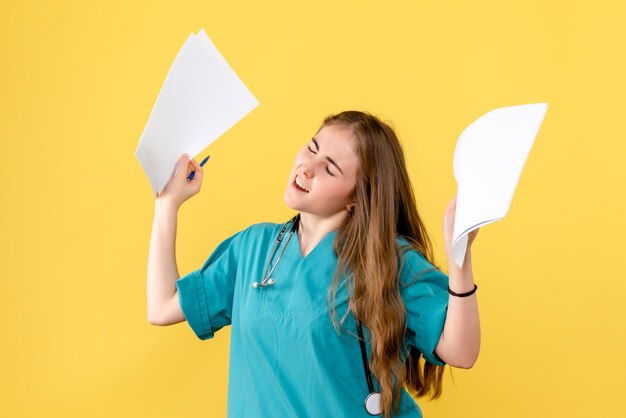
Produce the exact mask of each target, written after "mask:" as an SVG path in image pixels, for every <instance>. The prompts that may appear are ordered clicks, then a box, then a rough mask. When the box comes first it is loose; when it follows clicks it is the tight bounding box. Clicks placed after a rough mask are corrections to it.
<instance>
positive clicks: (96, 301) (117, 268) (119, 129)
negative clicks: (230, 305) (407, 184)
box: [0, 0, 626, 418]
mask: <svg viewBox="0 0 626 418" xmlns="http://www.w3.org/2000/svg"><path fill="white" fill-rule="evenodd" d="M90 3H91V4H88V2H85V1H64V2H52V1H48V2H40V1H19V2H17V1H15V2H11V3H9V2H3V3H2V5H1V6H0V51H1V54H0V60H1V65H0V172H1V177H0V204H1V212H0V214H1V217H0V231H1V232H0V234H1V235H0V246H1V248H0V249H1V251H0V254H1V255H0V257H1V262H0V277H1V281H0V286H1V288H0V291H1V294H2V296H3V301H2V303H0V317H1V318H2V334H3V335H2V344H0V370H1V373H0V376H1V377H0V386H1V387H0V415H2V416H7V417H43V416H46V417H52V416H55V417H56V416H59V417H61V416H63V417H86V416H90V417H107V418H108V417H112V416H115V417H120V418H121V417H143V416H146V417H147V416H150V417H182V416H184V417H213V416H215V417H218V416H224V415H225V410H226V390H227V359H228V342H229V330H228V329H226V330H223V331H221V332H220V333H218V334H217V335H216V338H215V339H214V340H211V341H206V342H202V341H200V340H198V339H197V338H196V337H195V336H194V335H193V333H192V332H191V330H190V329H189V328H188V326H187V324H186V323H182V324H179V325H175V326H172V327H166V328H162V327H155V326H151V325H149V324H148V322H147V320H146V302H145V300H146V294H145V287H146V266H147V254H148V244H149V237H150V231H151V223H152V215H153V198H152V196H151V190H150V186H149V183H148V181H147V178H146V177H145V175H144V173H143V171H142V169H141V166H140V165H139V162H138V161H137V159H136V157H135V155H134V152H135V148H136V146H137V142H138V140H139V136H140V134H141V132H142V130H143V127H144V125H145V123H146V121H147V119H148V116H149V115H150V111H151V109H152V106H153V104H154V102H155V100H156V97H157V94H158V92H159V90H160V88H161V85H162V83H163V80H164V78H165V75H166V74H167V71H168V69H169V67H170V65H171V63H172V60H173V59H174V56H175V55H176V53H177V51H178V49H179V48H180V46H181V45H182V43H183V42H184V41H185V39H186V38H187V36H188V35H189V33H191V32H192V31H193V32H195V31H197V30H198V29H200V28H205V30H206V32H207V33H208V35H209V36H210V37H211V39H212V40H213V42H214V43H215V45H216V46H217V47H218V48H219V50H220V51H221V52H222V54H223V55H224V56H225V58H226V59H227V60H228V62H229V63H230V64H231V65H232V66H233V67H234V69H235V71H236V72H237V73H238V74H239V76H240V77H241V78H242V79H243V80H244V82H245V83H246V84H247V86H248V87H249V88H250V89H251V91H252V92H253V93H254V94H255V96H256V97H257V98H258V99H259V101H260V103H261V104H260V106H259V107H258V108H257V109H256V110H254V111H253V112H252V113H251V114H250V115H248V116H247V117H246V118H245V119H244V120H243V121H242V122H240V123H239V124H238V125H236V126H235V127H234V128H233V129H232V130H230V131H229V132H228V133H227V134H225V135H224V136H223V137H221V138H220V139H219V140H218V141H217V142H215V143H214V144H213V145H211V146H210V147H209V149H207V150H205V152H203V153H202V154H201V155H200V156H199V157H198V159H200V158H202V157H204V155H206V154H207V153H210V154H211V156H212V158H211V160H210V162H209V163H208V164H207V166H206V168H205V173H206V174H205V179H204V184H203V188H202V191H201V193H200V194H199V195H197V196H195V197H194V198H192V199H191V200H190V201H188V202H186V203H185V204H184V205H183V207H182V209H181V212H180V215H179V225H178V247H177V251H178V267H179V271H180V273H181V274H186V273H188V272H189V271H191V270H193V269H196V268H198V267H199V266H200V265H201V263H203V262H204V260H205V259H206V257H207V256H208V255H209V254H210V252H211V251H212V250H213V249H214V247H215V246H216V245H217V244H218V243H219V242H221V240H223V239H224V238H226V237H227V236H228V235H229V234H231V233H234V232H235V231H238V230H240V229H243V228H244V227H245V226H247V225H249V224H251V223H253V222H260V221H275V222H280V221H283V220H286V219H287V218H288V217H289V214H290V213H291V211H290V210H289V209H288V208H287V207H286V206H285V205H284V203H283V201H282V192H283V189H284V187H285V185H286V181H287V175H288V173H289V170H290V168H291V164H292V162H293V157H294V156H295V152H296V150H297V149H298V147H299V146H300V145H301V144H302V143H303V141H306V140H307V139H308V138H309V137H310V136H311V134H312V133H314V132H315V129H316V128H317V126H318V124H319V123H320V121H321V119H322V118H323V117H324V116H325V115H326V114H328V113H331V112H337V111H340V110H344V109H352V108H354V109H361V110H368V111H371V112H373V113H376V114H379V115H382V116H383V117H384V118H387V119H390V120H392V121H393V122H394V124H395V126H396V127H397V129H398V132H399V134H400V135H401V139H402V140H403V143H404V147H405V151H406V154H407V158H408V161H409V169H410V171H411V175H412V179H413V181H414V186H415V191H416V195H417V198H418V200H419V202H418V204H419V207H420V208H421V211H422V214H423V215H424V217H425V219H426V221H427V224H428V226H429V228H430V231H431V232H432V234H433V236H434V238H435V240H436V247H437V257H438V260H439V261H443V260H444V252H443V242H442V235H441V222H442V219H443V210H444V208H445V206H446V205H447V203H448V202H449V201H450V199H451V198H452V197H453V196H454V194H455V191H456V183H455V181H454V177H453V173H452V156H453V151H454V147H455V144H456V140H457V138H458V136H459V135H460V133H461V132H462V130H463V129H464V128H465V127H466V126H467V125H468V124H469V123H471V122H472V121H473V120H475V119H476V118H477V117H479V116H480V115H482V114H483V113H485V112H487V111H489V110H492V109H494V108H497V107H502V106H509V105H515V104H523V103H534V102H540V101H545V102H548V103H549V104H550V108H549V109H548V112H547V114H546V118H545V120H544V123H543V126H542V127H541V129H540V131H539V135H538V137H537V139H536V141H535V145H534V147H533V149H532V151H531V153H530V156H529V159H528V162H527V163H526V166H525V168H524V171H523V173H522V177H521V180H520V183H519V187H518V189H517V192H516V194H515V197H514V199H513V202H512V205H511V210H510V211H509V213H508V215H507V217H506V219H505V220H503V221H501V222H498V223H495V224H492V225H489V226H487V227H485V228H483V229H481V233H480V234H479V236H478V238H477V241H476V243H475V245H474V247H473V248H474V250H473V260H474V274H475V279H476V282H477V284H478V285H479V290H478V300H479V306H480V315H481V324H482V337H483V340H482V350H481V355H480V358H479V360H478V362H477V363H476V365H475V366H474V368H473V369H470V370H462V369H454V370H453V373H452V374H453V376H452V377H451V376H450V374H449V373H446V382H445V387H444V395H443V397H442V398H440V399H439V400H437V401H435V402H428V401H421V402H420V404H421V406H422V408H423V410H424V413H425V416H426V417H465V418H468V417H477V418H485V417H511V418H513V417H520V418H521V417H528V416H534V417H555V416H558V417H566V416H567V417H613V416H619V415H621V414H623V410H624V409H623V402H622V400H623V395H622V392H623V380H624V375H625V373H626V366H624V361H623V355H624V353H626V337H625V335H626V333H625V332H624V324H625V322H626V321H625V320H626V313H625V308H624V306H625V303H624V300H625V299H624V298H625V297H626V296H625V295H626V280H625V279H626V267H625V266H624V255H623V251H624V249H625V248H624V247H625V246H624V244H623V242H624V236H626V222H625V221H624V213H626V199H625V198H624V190H626V187H625V186H626V184H625V183H626V169H625V166H626V157H625V156H626V139H625V138H626V128H625V124H624V116H625V112H624V111H625V110H626V109H625V108H626V106H625V99H624V98H625V97H626V82H625V81H624V79H625V78H624V75H625V74H626V59H625V54H624V41H625V40H626V25H624V22H625V21H626V2H624V1H621V0H619V1H600V2H592V1H585V2H583V1H571V0H570V1H565V0H563V1H551V2H550V1H545V0H530V1H529V0H524V1H500V0H498V1H482V0H479V1H473V2H461V1H457V2H453V3H452V4H451V3H450V2H435V1H427V2H426V1H419V2H414V1H406V2H385V3H384V4H385V5H384V6H383V2H380V1H377V2H374V1H364V0H359V1H338V0H335V1H327V0H324V1H320V0H317V1H308V2H297V1H281V2H275V3H271V4H270V3H267V2H260V1H259V2H254V3H253V2H249V3H248V2H235V1H231V2H227V1H219V2H218V1H215V2H206V1H205V2H202V1H177V2H172V1H158V2H157V1H150V2H147V1H146V2H145V3H140V2H128V1H103V2H95V1H94V2H90ZM453 378H454V381H453Z"/></svg>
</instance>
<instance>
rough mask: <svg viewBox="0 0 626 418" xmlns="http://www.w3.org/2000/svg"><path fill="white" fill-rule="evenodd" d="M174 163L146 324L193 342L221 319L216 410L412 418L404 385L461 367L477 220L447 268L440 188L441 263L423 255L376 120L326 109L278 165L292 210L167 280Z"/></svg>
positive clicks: (182, 194)
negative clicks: (181, 327)
mask: <svg viewBox="0 0 626 418" xmlns="http://www.w3.org/2000/svg"><path fill="white" fill-rule="evenodd" d="M178 164H179V165H178V169H177V172H176V174H175V175H174V177H173V178H172V179H171V180H170V181H169V183H168V184H167V186H166V187H165V189H164V190H163V192H161V193H160V194H159V195H158V196H157V197H156V200H155V212H154V223H153V230H152V237H151V241H150V253H149V259H148V280H147V296H148V320H149V322H150V323H151V324H154V325H170V324H175V323H178V322H182V321H184V320H186V321H187V322H188V324H189V326H190V327H191V329H192V330H193V332H194V333H195V335H196V336H197V337H198V338H200V339H202V340H205V339H208V338H212V337H213V335H214V333H215V332H216V331H218V330H219V329H221V328H222V327H224V326H226V325H230V326H231V345H230V368H229V384H228V416H229V417H232V418H239V417H270V418H274V417H276V418H286V417H346V418H352V417H368V416H372V415H381V416H385V417H392V416H394V417H421V416H422V414H421V411H420V409H419V407H418V406H417V404H416V403H415V401H414V400H413V397H422V396H425V395H430V397H431V399H434V398H437V397H438V396H439V395H440V394H441V389H442V374H443V369H444V366H445V365H446V364H448V365H450V366H454V367H461V368H470V367H472V366H473V364H474V362H475V361H476V359H477V357H478V352H479V346H480V325H479V318H478V306H477V301H476V294H475V291H476V288H477V287H476V286H475V284H474V281H473V275H472V259H471V251H470V249H471V244H472V242H473V240H474V238H475V236H476V234H477V233H478V231H474V232H473V233H471V234H470V236H469V240H468V245H467V253H466V255H465V261H464V264H463V268H462V269H461V268H458V267H457V266H456V264H455V263H454V262H453V261H452V257H451V248H450V246H451V240H452V239H451V238H452V227H453V225H454V214H455V205H456V198H455V199H453V200H452V202H451V203H450V204H449V205H448V207H447V208H446V210H445V214H444V221H443V235H444V236H443V238H444V245H445V251H446V255H447V262H448V275H446V274H444V273H443V272H442V271H441V270H440V269H438V268H437V267H436V266H435V264H434V258H433V254H432V244H431V242H430V238H429V236H428V233H427V231H426V229H425V226H424V223H423V221H422V218H421V217H420V215H419V214H418V211H417V207H416V203H415V198H414V195H413V191H412V187H411V184H410V181H409V177H408V175H407V170H406V166H405V161H404V155H403V151H402V148H401V145H400V143H399V141H398V139H397V137H396V134H395V133H394V131H393V129H392V128H391V127H390V126H389V125H387V124H386V123H384V122H382V121H381V120H379V119H378V118H376V117H375V116H373V115H370V114H368V113H363V112H357V111H347V112H342V113H340V114H337V115H332V116H329V117H327V118H326V119H325V120H324V121H323V123H322V125H321V127H320V129H319V130H318V132H317V133H315V135H314V136H313V138H312V139H310V140H309V141H307V142H306V143H305V144H303V146H302V148H301V149H300V150H299V152H298V154H297V155H296V158H295V162H294V165H293V168H292V169H291V173H290V174H289V180H288V182H287V187H286V189H285V193H284V200H285V203H286V204H287V206H288V207H290V208H291V209H293V210H294V211H295V212H296V213H297V214H296V216H294V217H293V218H292V219H290V220H288V221H287V222H285V223H284V224H283V223H281V224H274V223H258V224H255V225H251V226H250V227H248V228H246V229H244V230H242V231H239V232H237V233H236V234H234V235H233V236H231V237H229V238H228V239H226V240H225V241H223V242H222V243H221V244H220V245H219V246H218V247H217V248H216V249H215V250H214V252H213V253H212V254H211V255H210V256H209V258H208V259H207V260H206V262H205V263H204V265H203V266H202V267H201V268H199V269H197V270H195V271H192V272H190V273H189V274H187V275H185V276H184V277H182V278H181V277H179V274H178V269H177V266H176V259H175V237H176V222H177V213H178V209H179V207H180V206H181V204H182V203H183V202H184V201H186V200H187V199H188V198H190V197H191V196H193V195H195V194H197V193H198V192H199V191H200V186H201V183H202V178H203V170H202V167H200V165H199V164H198V163H197V162H196V161H195V160H193V159H192V160H189V157H188V156H187V155H183V156H182V157H181V158H180V160H179V163H178ZM191 171H195V175H194V178H193V179H192V180H188V179H187V177H188V175H189V174H190V173H191ZM411 395H413V397H412V396H411Z"/></svg>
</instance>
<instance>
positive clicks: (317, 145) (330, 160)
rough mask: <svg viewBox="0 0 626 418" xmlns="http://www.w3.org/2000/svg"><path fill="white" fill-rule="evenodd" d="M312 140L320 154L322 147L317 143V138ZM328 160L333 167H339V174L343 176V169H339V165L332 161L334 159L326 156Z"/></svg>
mask: <svg viewBox="0 0 626 418" xmlns="http://www.w3.org/2000/svg"><path fill="white" fill-rule="evenodd" d="M311 139H312V140H313V143H314V144H315V148H317V151H318V152H319V150H320V146H319V144H318V143H317V141H316V140H315V137H313V138H311ZM326 160H327V161H328V162H329V163H331V164H332V165H334V166H335V167H337V170H339V172H340V173H341V174H342V175H343V171H342V170H341V167H339V166H338V165H337V163H336V162H334V161H333V159H332V158H330V157H329V156H326Z"/></svg>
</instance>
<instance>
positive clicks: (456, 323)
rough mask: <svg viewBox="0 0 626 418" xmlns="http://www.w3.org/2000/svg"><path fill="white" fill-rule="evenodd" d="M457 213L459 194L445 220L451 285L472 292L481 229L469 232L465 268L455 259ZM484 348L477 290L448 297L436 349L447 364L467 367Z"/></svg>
mask: <svg viewBox="0 0 626 418" xmlns="http://www.w3.org/2000/svg"><path fill="white" fill-rule="evenodd" d="M455 214H456V197H455V198H454V199H453V200H452V202H450V204H449V205H448V207H447V208H446V211H445V215H444V224H443V235H444V245H445V248H446V254H447V258H448V270H449V271H448V279H449V287H450V290H452V291H453V292H455V293H465V292H469V291H471V290H472V289H473V288H474V273H473V271H472V253H471V245H472V242H473V241H474V239H475V238H476V235H477V234H478V229H476V230H474V231H472V232H470V234H469V235H468V242H467V250H466V254H465V261H464V263H463V268H459V267H458V266H457V265H456V264H455V262H454V261H453V259H452V251H451V244H452V230H453V228H454V218H455ZM479 351H480V320H479V317H478V302H477V300H476V293H474V294H472V295H470V296H464V297H459V296H453V295H449V298H448V311H447V315H446V322H445V324H444V327H443V332H442V334H441V337H440V340H439V343H438V344H437V347H436V348H435V353H436V354H437V355H438V356H439V358H440V359H442V360H443V361H445V362H446V363H447V364H449V365H451V366H455V367H461V368H464V369H469V368H471V367H472V366H473V365H474V363H475V362H476V359H477V358H478V353H479Z"/></svg>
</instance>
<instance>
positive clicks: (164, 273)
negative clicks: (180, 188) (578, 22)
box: [147, 198, 180, 323]
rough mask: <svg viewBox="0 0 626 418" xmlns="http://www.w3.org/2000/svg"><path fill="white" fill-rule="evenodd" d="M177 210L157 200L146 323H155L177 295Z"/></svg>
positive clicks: (149, 271) (151, 248) (153, 226)
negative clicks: (167, 304)
mask: <svg viewBox="0 0 626 418" xmlns="http://www.w3.org/2000/svg"><path fill="white" fill-rule="evenodd" d="M177 216H178V207H177V206H175V205H173V204H171V203H170V202H169V201H167V200H160V199H158V198H157V199H156V201H155V205H154V221H153V224H152V236H151V238H150V253H149V255H148V281H147V297H148V321H149V322H152V323H154V322H157V321H158V319H159V318H158V317H159V312H160V311H161V310H162V309H163V306H164V305H165V303H167V301H168V300H171V298H172V296H173V295H174V294H175V292H176V280H178V279H179V278H180V276H179V274H178V267H177V266H176V222H177Z"/></svg>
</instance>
